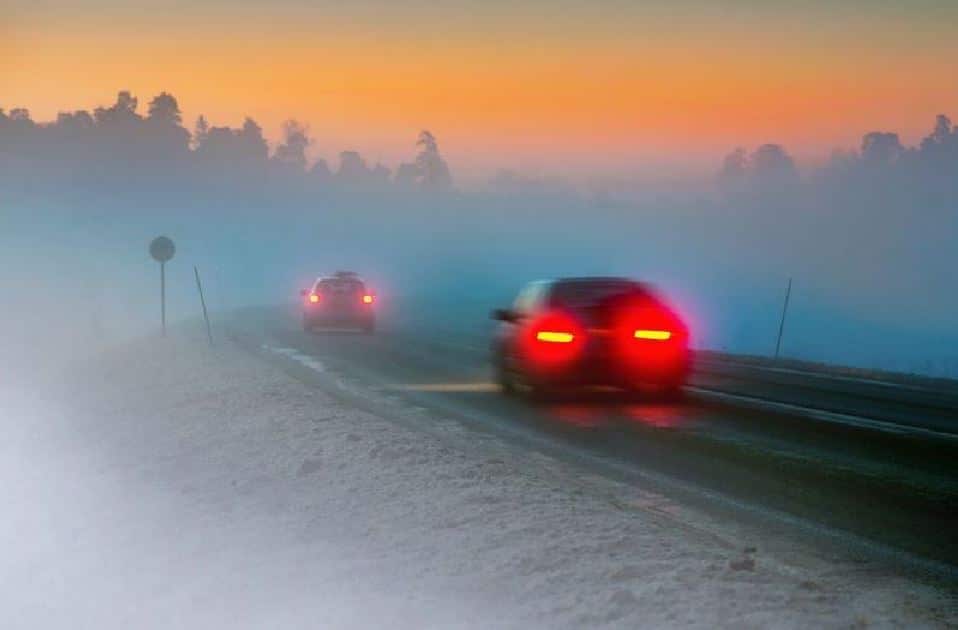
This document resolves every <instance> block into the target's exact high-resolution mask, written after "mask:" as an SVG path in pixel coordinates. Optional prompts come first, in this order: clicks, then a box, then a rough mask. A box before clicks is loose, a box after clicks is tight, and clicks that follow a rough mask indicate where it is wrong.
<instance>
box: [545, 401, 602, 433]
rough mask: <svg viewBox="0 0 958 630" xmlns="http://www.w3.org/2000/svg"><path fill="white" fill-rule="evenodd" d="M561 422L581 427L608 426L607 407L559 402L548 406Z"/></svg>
mask: <svg viewBox="0 0 958 630" xmlns="http://www.w3.org/2000/svg"><path fill="white" fill-rule="evenodd" d="M549 409H550V411H551V412H552V414H553V415H554V416H555V417H556V418H558V419H559V420H560V421H561V422H563V423H565V424H568V425H570V426H573V427H579V428H581V429H595V428H599V427H605V426H609V413H608V409H603V408H602V407H601V406H596V405H586V404H578V405H576V404H560V405H555V406H552V407H550V408H549Z"/></svg>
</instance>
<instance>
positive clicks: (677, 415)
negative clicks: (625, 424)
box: [625, 404, 688, 429]
mask: <svg viewBox="0 0 958 630" xmlns="http://www.w3.org/2000/svg"><path fill="white" fill-rule="evenodd" d="M625 413H626V414H627V415H628V416H629V418H631V419H632V420H635V421H636V422H641V423H642V424H644V425H647V426H650V427H657V428H660V429H673V428H676V427H679V426H683V425H685V424H687V423H688V417H687V416H685V415H684V414H683V413H682V407H681V405H674V404H671V405H670V404H649V405H628V406H627V407H625Z"/></svg>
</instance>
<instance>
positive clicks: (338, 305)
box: [300, 271, 376, 333]
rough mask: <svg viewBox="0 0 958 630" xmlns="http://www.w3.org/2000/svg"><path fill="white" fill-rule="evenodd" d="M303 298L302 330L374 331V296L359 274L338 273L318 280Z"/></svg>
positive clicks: (303, 291)
mask: <svg viewBox="0 0 958 630" xmlns="http://www.w3.org/2000/svg"><path fill="white" fill-rule="evenodd" d="M300 295H301V296H302V297H303V307H302V308H303V330H305V331H307V332H309V331H312V330H314V329H316V328H319V327H324V328H344V327H345V328H356V329H359V330H361V331H363V332H367V333H372V332H373V331H375V329H376V311H375V306H376V296H375V295H374V294H373V293H372V291H370V290H369V288H368V287H367V286H366V283H365V282H364V281H363V280H362V278H360V277H359V275H358V274H356V273H354V272H351V271H339V272H336V273H335V274H333V275H332V276H327V277H320V278H317V280H316V281H315V282H314V283H313V285H312V287H310V288H309V289H303V290H302V291H300Z"/></svg>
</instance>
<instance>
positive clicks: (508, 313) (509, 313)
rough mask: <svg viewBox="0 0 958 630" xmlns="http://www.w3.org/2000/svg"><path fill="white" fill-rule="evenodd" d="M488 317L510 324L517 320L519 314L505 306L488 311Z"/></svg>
mask: <svg viewBox="0 0 958 630" xmlns="http://www.w3.org/2000/svg"><path fill="white" fill-rule="evenodd" d="M490 317H492V319H494V320H496V321H500V322H509V323H510V324H514V323H515V322H517V321H519V314H518V313H516V312H515V311H513V310H510V309H507V308H497V309H496V310H494V311H492V313H490Z"/></svg>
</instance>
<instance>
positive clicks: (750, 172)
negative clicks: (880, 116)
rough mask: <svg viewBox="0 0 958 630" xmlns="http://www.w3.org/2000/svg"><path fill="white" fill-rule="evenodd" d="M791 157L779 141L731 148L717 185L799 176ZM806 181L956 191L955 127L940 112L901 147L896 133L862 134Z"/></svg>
mask: <svg viewBox="0 0 958 630" xmlns="http://www.w3.org/2000/svg"><path fill="white" fill-rule="evenodd" d="M799 179H800V178H799V172H798V169H797V167H796V165H795V161H794V160H793V159H792V157H791V156H790V155H789V154H788V152H787V150H786V149H785V148H784V147H782V146H781V145H778V144H765V145H762V146H760V147H758V148H756V149H755V150H754V151H751V152H748V151H746V150H745V149H744V148H741V147H739V148H736V149H735V150H733V151H732V152H730V153H729V154H728V155H726V156H725V159H724V160H723V161H722V165H721V168H720V169H719V172H718V182H719V185H720V186H721V187H722V188H723V190H725V191H726V192H734V191H743V190H748V189H750V188H752V189H754V188H756V187H759V188H762V187H769V186H772V187H780V186H782V185H785V186H789V185H793V184H795V183H796V182H797V181H798V180H799ZM808 180H809V183H812V184H815V185H834V184H838V185H839V186H846V187H856V186H857V185H859V184H862V183H868V184H879V185H881V186H887V185H889V184H895V185H900V184H903V183H906V182H910V183H912V184H919V185H921V186H934V187H936V188H941V189H944V190H950V191H956V190H958V188H956V184H958V126H954V125H952V122H951V120H950V119H949V118H948V117H947V116H945V115H944V114H939V115H938V116H937V118H936V119H935V124H934V126H933V127H932V129H931V131H930V132H929V133H928V135H927V136H925V137H924V138H923V139H922V140H921V142H920V143H919V144H918V146H915V147H906V146H905V145H903V144H902V142H901V139H900V138H899V136H898V134H897V133H893V132H888V131H872V132H870V133H866V134H865V135H864V136H863V137H862V140H861V145H860V147H859V148H858V150H850V151H849V150H836V151H834V152H833V153H832V155H831V157H830V159H829V160H828V162H827V163H826V164H825V165H824V166H823V167H822V168H820V169H817V170H815V171H813V172H812V173H811V174H810V176H809V178H808Z"/></svg>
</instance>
